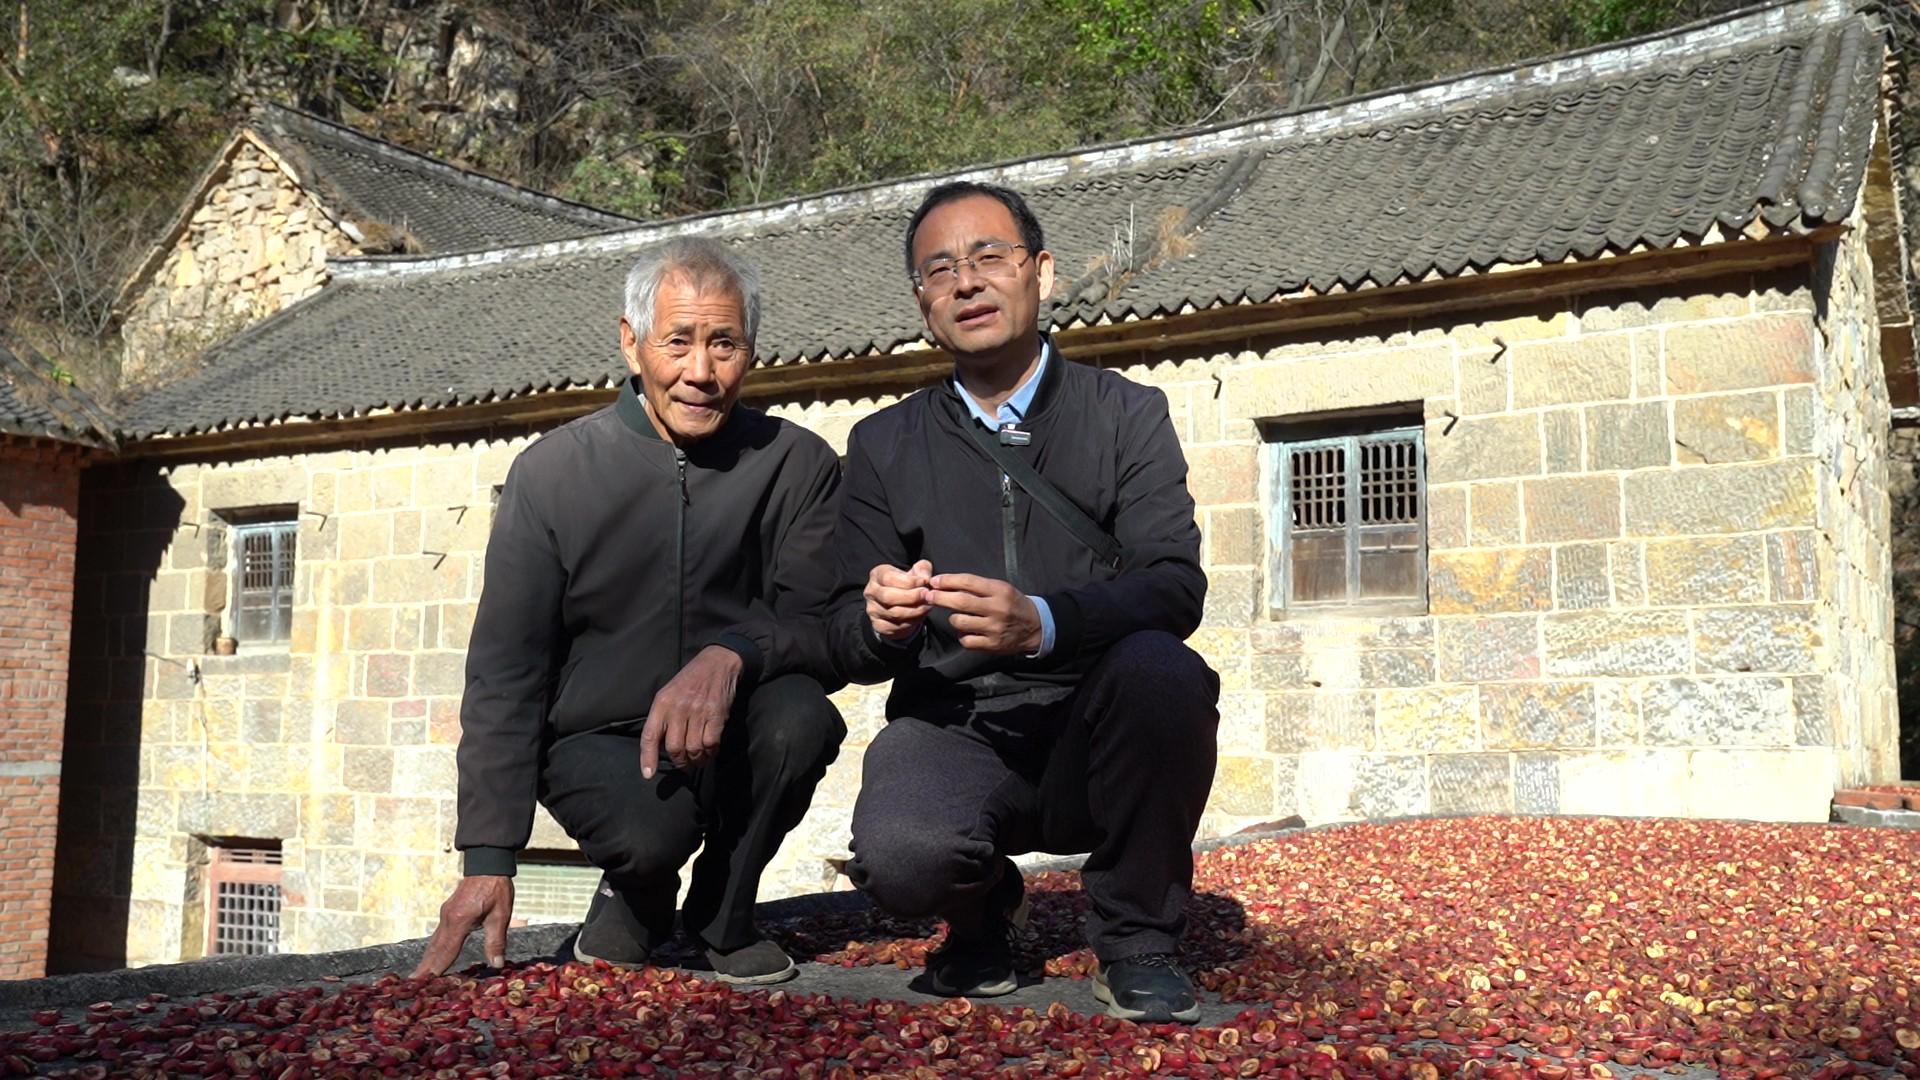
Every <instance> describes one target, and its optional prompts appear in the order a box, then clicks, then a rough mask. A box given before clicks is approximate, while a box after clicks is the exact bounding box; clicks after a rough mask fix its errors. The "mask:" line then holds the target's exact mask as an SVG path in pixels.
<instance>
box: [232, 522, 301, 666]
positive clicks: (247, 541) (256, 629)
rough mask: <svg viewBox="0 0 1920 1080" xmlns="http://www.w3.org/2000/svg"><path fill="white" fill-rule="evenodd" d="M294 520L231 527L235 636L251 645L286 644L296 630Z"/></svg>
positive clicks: (295, 527) (250, 523)
mask: <svg viewBox="0 0 1920 1080" xmlns="http://www.w3.org/2000/svg"><path fill="white" fill-rule="evenodd" d="M296 534H297V526H296V524H295V523H294V522H292V521H260V522H249V523H246V524H238V525H235V526H233V622H232V625H233V627H234V631H233V636H234V637H236V638H238V639H240V640H241V641H244V642H249V643H252V644H261V643H266V644H272V643H278V642H284V641H286V640H287V639H288V638H289V637H291V636H292V630H293V548H294V537H295V535H296Z"/></svg>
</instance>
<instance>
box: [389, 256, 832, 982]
mask: <svg viewBox="0 0 1920 1080" xmlns="http://www.w3.org/2000/svg"><path fill="white" fill-rule="evenodd" d="M759 318H760V286H759V275H758V272H757V271H756V270H755V269H754V268H753V267H752V266H751V265H749V264H748V263H746V262H745V261H743V260H742V259H740V258H739V257H738V256H736V255H734V254H733V253H732V252H730V251H728V250H727V249H726V248H724V247H722V246H721V245H719V244H716V243H714V242H712V241H708V240H701V239H693V238H682V239H675V240H669V241H666V242H664V243H661V244H658V245H655V246H654V247H651V248H649V249H647V250H646V251H645V252H643V253H642V254H641V255H640V257H639V260H638V261H637V262H635V263H634V265H633V269H632V271H631V272H630V273H629V274H628V275H627V287H626V315H625V317H624V318H622V319H621V320H620V348H621V351H622V352H623V353H624V354H625V355H626V360H627V366H628V367H629V368H631V369H632V372H633V377H632V378H631V379H629V380H628V381H627V384H626V386H625V387H624V388H623V389H622V390H621V392H620V397H619V399H618V400H617V401H615V402H614V404H613V405H611V406H609V407H608V408H605V409H602V410H600V411H599V412H596V413H594V414H592V415H591V416H587V417H583V418H582V419H579V420H576V421H573V422H572V423H570V424H567V425H565V426H564V427H561V428H559V429H558V430H555V431H553V432H550V433H548V434H547V435H545V436H544V437H542V438H541V439H539V440H538V441H537V442H535V443H534V444H533V445H531V446H529V447H528V448H527V449H526V451H525V452H524V453H522V454H521V455H520V457H519V458H518V459H517V460H516V461H515V462H514V465H513V469H512V471H511V472H510V473H509V474H508V476H507V483H506V486H505V487H504V488H503V489H502V490H501V493H500V502H499V509H498V511H497V516H496V518H495V520H494V525H493V534H492V537H491V538H490V540H489V541H488V544H487V564H486V586H485V589H484V591H483V592H482V593H481V596H480V605H479V611H478V613H477V614H476V616H475V618H474V626H473V637H472V644H471V645H470V646H469V648H468V652H467V690H466V697H465V699H464V700H463V701H462V703H461V711H460V723H461V736H460V747H459V770H460V792H459V814H460V817H459V824H458V827H457V829H456V831H455V834H454V843H455V846H456V847H458V848H459V849H460V850H461V851H462V852H464V853H465V861H466V877H465V878H464V880H462V881H461V882H460V884H459V886H458V887H457V888H456V889H455V890H454V892H453V895H452V896H451V897H449V898H448V900H447V901H446V903H445V904H444V905H443V906H442V907H441V909H440V925H439V927H438V929H437V930H436V931H435V933H434V936H433V939H432V941H431V942H430V943H429V944H428V946H427V950H426V954H425V956H424V957H423V958H422V960H421V962H420V966H419V968H418V969H417V970H416V971H415V974H416V975H430V974H437V973H439V972H442V971H445V970H446V968H447V967H448V965H450V964H451V963H452V962H453V960H454V958H455V957H456V956H457V955H458V954H459V951H460V946H461V944H462V942H463V941H464V940H465V938H466V935H467V934H468V933H469V932H471V931H472V930H473V929H474V928H475V927H482V928H484V930H485V932H486V955H487V958H488V963H490V964H492V965H494V966H496V967H497V966H499V965H500V964H502V963H503V962H504V960H505V951H506V931H507V924H508V920H509V918H510V917H511V915H512V911H513V873H514V863H515V853H516V852H517V851H518V850H519V849H520V848H522V847H524V846H525V845H526V842H527V839H528V837H529V835H530V833H531V830H532V821H533V809H534V801H535V799H536V797H537V798H538V799H539V801H540V802H541V803H543V804H544V805H545V806H546V808H547V809H548V810H549V811H550V812H551V813H552V814H553V817H554V819H555V820H556V821H558V822H559V823H560V825H561V827H562V828H564V829H566V831H567V833H568V834H569V835H570V836H572V837H573V838H574V840H575V841H577V842H578V843H579V845H580V850H581V851H582V852H583V853H584V854H585V855H586V857H587V858H588V859H590V860H592V861H593V863H594V865H596V866H598V867H599V868H600V869H601V870H602V871H603V876H602V878H601V882H600V887H599V890H598V892H597V894H596V895H595V897H594V900H593V903H592V904H591V906H590V907H589V908H588V910H587V917H586V921H585V922H584V924H583V925H582V926H581V928H580V934H579V937H578V938H577V940H576V944H575V947H574V954H575V956H577V957H578V958H580V959H582V960H595V959H602V960H606V961H608V962H610V963H613V964H619V965H637V964H641V963H644V962H645V961H646V959H647V957H648V954H649V953H650V952H651V951H652V950H653V949H655V948H656V947H657V946H658V945H659V944H660V943H661V942H662V941H663V940H664V939H665V938H666V937H667V936H668V935H670V934H671V932H672V930H673V917H674V906H675V901H676V899H677V897H678V892H679V885H680V869H681V867H682V865H683V864H685V863H686V861H687V860H688V858H690V857H691V856H692V855H693V853H694V851H695V850H696V849H701V848H702V845H703V844H704V848H703V849H702V851H701V855H700V858H699V859H698V860H697V861H696V862H695V863H694V865H693V870H692V881H691V883H690V886H689V889H688V892H687V897H686V903H685V906H684V907H683V908H682V910H681V924H682V928H683V929H684V930H686V932H687V933H688V934H689V935H690V936H691V937H692V938H693V939H694V940H695V941H696V942H698V943H699V944H700V945H701V946H702V947H703V948H704V949H705V950H706V955H707V958H708V959H709V960H710V961H711V962H712V964H713V968H714V971H715V974H716V975H717V977H718V978H720V979H723V980H727V981H730V982H736V983H767V982H778V981H780V980H782V979H786V978H790V977H791V976H792V975H793V974H794V966H793V963H792V961H791V960H789V959H788V957H787V956H786V954H785V953H784V952H782V951H781V950H780V948H779V946H777V945H775V944H773V943H772V942H770V941H766V940H764V939H762V938H760V937H759V936H758V935H757V934H756V933H755V930H754V926H753V906H754V898H755V892H756V890H757V889H758V887H759V881H760V873H761V871H762V870H763V869H764V868H765V867H766V865H767V862H768V860H770V859H771V858H772V857H773V854H774V852H775V850H776V849H777V848H778V847H779V845H780V841H781V838H782V837H784V836H785V835H786V834H787V832H788V831H790V830H791V829H792V828H793V827H794V825H796V824H798V822H799V821H800V818H801V815H802V814H804V813H805V811H806V808H807V804H808V801H809V800H810V799H811V797H812V794H813V789H814V786H815V785H816V784H818V783H819V781H820V778H821V776H822V775H823V774H824V773H825V772H826V769H827V766H828V765H829V764H830V763H831V762H832V761H833V758H834V755H835V754H836V753H837V752H838V750H839V745H840V740H841V739H842V738H843V737H844V736H845V735H846V727H845V725H844V724H843V723H842V721H841V719H840V714H839V713H838V712H837V711H836V710H835V709H834V707H833V705H832V704H831V703H829V702H828V700H827V697H826V691H825V689H824V688H823V687H822V682H824V681H830V680H831V679H832V676H831V674H830V673H831V671H832V667H831V659H830V656H829V654H828V650H827V641H826V636H825V628H824V624H823V623H822V622H821V614H822V610H823V604H824V602H825V601H826V599H827V596H828V594H829V593H830V592H831V589H832V578H831V569H830V565H829V562H828V556H827V554H826V552H827V545H828V543H829V541H830V540H831V537H832V532H833V526H834V515H835V500H836V489H837V487H838V484H839V463H838V461H837V459H836V457H835V455H834V453H833V451H832V450H831V449H830V448H828V446H827V445H826V443H824V442H822V441H821V440H820V439H819V438H818V437H817V436H815V435H813V434H811V433H809V432H807V431H804V430H802V429H800V428H798V427H795V426H793V425H792V424H788V423H786V422H785V421H782V420H778V419H775V418H773V417H770V416H767V415H766V414H765V413H762V412H759V411H756V410H754V409H750V408H747V407H745V406H741V405H737V404H735V402H736V399H737V398H738V397H739V394H740V383H741V380H742V379H743V378H744V377H745V375H746V372H747V368H748V366H749V365H750V364H751V363H752V359H753V342H754V333H755V331H756V329H757V328H758V325H759ZM834 685H838V684H837V683H835V684H834Z"/></svg>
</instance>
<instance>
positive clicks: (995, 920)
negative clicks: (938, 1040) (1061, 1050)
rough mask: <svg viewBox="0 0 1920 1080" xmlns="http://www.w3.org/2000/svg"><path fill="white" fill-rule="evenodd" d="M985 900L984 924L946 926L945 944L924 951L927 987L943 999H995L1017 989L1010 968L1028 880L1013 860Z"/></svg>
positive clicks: (1022, 921) (1023, 922)
mask: <svg viewBox="0 0 1920 1080" xmlns="http://www.w3.org/2000/svg"><path fill="white" fill-rule="evenodd" d="M1002 861H1003V862H1005V864H1006V866H1005V869H1004V870H1003V871H1002V872H1001V874H1000V880H999V881H998V882H995V883H994V887H993V892H992V893H991V894H990V895H989V896H988V898H987V911H986V913H985V916H984V918H983V919H982V925H981V926H980V927H979V929H978V930H976V931H974V932H972V933H966V934H960V933H955V932H954V930H953V927H952V924H951V923H949V924H948V928H947V940H946V943H945V944H943V945H941V946H940V947H939V948H938V949H935V950H934V951H933V952H931V953H928V954H927V976H926V987H927V989H928V990H929V991H931V992H933V993H935V994H939V995H940V996H942V997H999V996H1000V995H1002V994H1011V993H1013V992H1014V991H1015V990H1017V989H1019V987H1020V979H1019V974H1018V972H1016V971H1015V970H1014V966H1013V935H1014V933H1015V932H1016V931H1018V930H1020V929H1023V928H1025V927H1026V925H1027V912H1028V910H1029V904H1028V902H1027V888H1026V882H1025V880H1023V879H1022V878H1021V876H1020V868H1019V867H1018V866H1015V865H1014V864H1013V860H1012V859H1004V860H1002Z"/></svg>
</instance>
